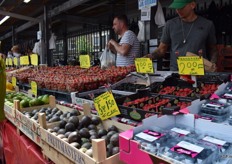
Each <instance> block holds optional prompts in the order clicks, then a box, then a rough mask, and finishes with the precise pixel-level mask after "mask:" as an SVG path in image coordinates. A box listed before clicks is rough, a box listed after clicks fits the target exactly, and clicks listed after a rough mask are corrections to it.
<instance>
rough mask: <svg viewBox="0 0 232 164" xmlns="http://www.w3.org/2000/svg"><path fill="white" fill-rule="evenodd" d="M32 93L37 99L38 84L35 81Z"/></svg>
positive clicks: (32, 85) (32, 83) (32, 84)
mask: <svg viewBox="0 0 232 164" xmlns="http://www.w3.org/2000/svg"><path fill="white" fill-rule="evenodd" d="M31 92H32V93H33V95H35V97H37V83H36V82H35V81H31Z"/></svg>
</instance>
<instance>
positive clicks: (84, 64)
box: [80, 55, 90, 68]
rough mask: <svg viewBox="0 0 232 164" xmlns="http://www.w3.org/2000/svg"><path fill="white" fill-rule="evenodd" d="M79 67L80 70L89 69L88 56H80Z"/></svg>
mask: <svg viewBox="0 0 232 164" xmlns="http://www.w3.org/2000/svg"><path fill="white" fill-rule="evenodd" d="M80 67H81V68H89V67H90V57H89V55H80Z"/></svg>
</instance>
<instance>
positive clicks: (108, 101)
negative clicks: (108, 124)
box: [94, 92, 120, 120]
mask: <svg viewBox="0 0 232 164" xmlns="http://www.w3.org/2000/svg"><path fill="white" fill-rule="evenodd" d="M94 106H95V108H96V110H97V111H98V114H99V116H100V118H101V119H102V120H105V119H108V118H111V117H113V116H116V115H119V114H120V111H119V109H118V106H117V104H116V102H115V99H114V96H113V94H112V93H111V92H105V93H103V94H101V95H100V96H98V97H97V98H95V99H94Z"/></svg>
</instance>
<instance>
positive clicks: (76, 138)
mask: <svg viewBox="0 0 232 164" xmlns="http://www.w3.org/2000/svg"><path fill="white" fill-rule="evenodd" d="M68 142H69V143H72V142H78V143H80V142H81V136H80V134H78V133H77V132H72V133H70V134H69V136H68Z"/></svg>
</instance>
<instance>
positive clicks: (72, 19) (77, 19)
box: [59, 15, 99, 25]
mask: <svg viewBox="0 0 232 164" xmlns="http://www.w3.org/2000/svg"><path fill="white" fill-rule="evenodd" d="M59 19H60V20H62V21H68V22H75V23H82V24H92V25H98V24H99V22H98V21H97V20H96V19H93V18H87V17H81V16H73V15H64V16H61V17H59Z"/></svg>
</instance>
